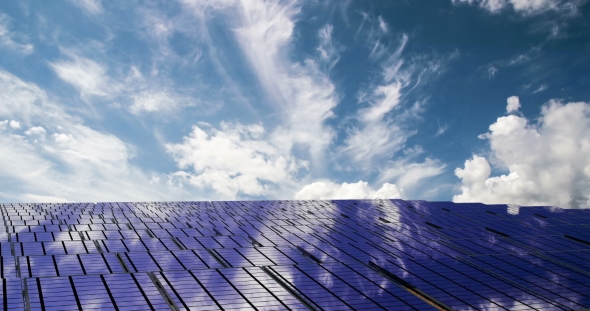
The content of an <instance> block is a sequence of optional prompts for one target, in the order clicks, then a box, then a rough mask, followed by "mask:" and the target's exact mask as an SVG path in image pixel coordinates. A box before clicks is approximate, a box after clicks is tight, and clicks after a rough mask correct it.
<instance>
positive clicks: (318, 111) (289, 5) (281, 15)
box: [184, 0, 338, 159]
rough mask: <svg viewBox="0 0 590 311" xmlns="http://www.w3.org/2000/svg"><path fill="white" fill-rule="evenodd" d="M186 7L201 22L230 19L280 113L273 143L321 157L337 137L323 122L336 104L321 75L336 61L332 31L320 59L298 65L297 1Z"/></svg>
mask: <svg viewBox="0 0 590 311" xmlns="http://www.w3.org/2000/svg"><path fill="white" fill-rule="evenodd" d="M184 2H185V4H187V6H188V7H189V8H190V9H191V10H192V11H193V12H194V14H195V15H197V16H199V17H201V18H202V17H203V12H204V11H206V10H207V9H213V10H221V9H223V10H224V13H225V14H226V16H228V22H229V23H232V26H231V27H232V29H233V30H234V34H235V36H236V39H237V41H238V43H239V46H240V48H241V50H242V52H243V53H244V55H245V57H246V59H247V60H248V63H249V65H250V66H251V68H252V69H253V71H254V73H255V75H256V76H257V78H258V80H259V82H260V84H261V85H262V87H263V90H264V92H265V93H266V94H267V95H268V96H269V98H270V100H271V102H272V105H273V106H271V107H270V108H271V109H273V110H275V111H278V112H277V113H276V115H278V116H279V118H280V121H279V122H277V123H278V124H280V126H279V127H278V128H276V129H274V130H273V131H272V134H271V136H272V137H271V139H272V140H273V142H274V144H276V145H277V146H280V148H281V149H284V150H290V149H291V148H292V147H293V146H294V145H295V144H298V145H301V146H305V147H306V148H307V150H308V151H309V154H310V156H311V157H312V158H316V159H319V158H321V157H322V154H323V151H324V150H325V149H326V147H327V146H328V145H329V144H330V143H331V142H332V139H333V137H334V131H333V130H332V129H331V128H330V127H328V126H326V125H325V121H326V120H327V119H328V118H330V117H332V116H333V112H332V109H333V108H334V107H335V106H336V105H337V103H338V97H337V94H336V93H335V87H334V85H333V83H332V82H331V81H330V79H329V77H328V76H327V74H326V72H324V71H323V70H321V68H322V66H321V65H322V64H323V63H327V68H328V69H329V68H331V66H333V64H334V63H335V61H337V55H335V53H336V52H337V49H336V48H335V46H334V44H333V42H332V39H331V32H332V27H331V26H330V25H327V26H326V27H324V28H322V29H321V30H320V32H319V34H318V35H319V37H320V43H321V44H320V47H319V49H318V51H319V54H320V55H319V58H318V59H313V58H308V59H305V60H304V61H301V62H296V61H292V60H291V59H290V53H289V52H290V43H291V42H292V39H293V29H294V26H295V22H296V19H297V15H298V14H299V12H300V6H301V4H300V2H299V1H296V0H289V1H276V0H273V1H261V0H252V1H249V0H242V1H224V2H215V1H206V2H202V1H184Z"/></svg>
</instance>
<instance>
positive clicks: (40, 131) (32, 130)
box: [25, 126, 47, 136]
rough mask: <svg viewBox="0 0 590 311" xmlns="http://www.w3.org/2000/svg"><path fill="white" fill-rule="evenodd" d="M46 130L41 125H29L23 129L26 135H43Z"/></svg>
mask: <svg viewBox="0 0 590 311" xmlns="http://www.w3.org/2000/svg"><path fill="white" fill-rule="evenodd" d="M46 132H47V131H46V130H45V129H44V128H43V127H42V126H35V127H31V128H30V129H28V130H26V131H25V135H27V136H44V135H45V133H46Z"/></svg>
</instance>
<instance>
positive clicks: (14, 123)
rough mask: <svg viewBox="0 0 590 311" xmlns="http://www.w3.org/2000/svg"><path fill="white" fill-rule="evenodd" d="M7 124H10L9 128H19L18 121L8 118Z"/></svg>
mask: <svg viewBox="0 0 590 311" xmlns="http://www.w3.org/2000/svg"><path fill="white" fill-rule="evenodd" d="M9 125H10V128H13V129H19V128H20V122H18V121H15V120H10V123H9Z"/></svg>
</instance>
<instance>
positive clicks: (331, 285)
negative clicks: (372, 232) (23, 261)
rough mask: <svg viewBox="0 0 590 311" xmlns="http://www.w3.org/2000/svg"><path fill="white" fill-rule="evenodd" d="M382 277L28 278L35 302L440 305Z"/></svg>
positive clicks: (289, 269)
mask: <svg viewBox="0 0 590 311" xmlns="http://www.w3.org/2000/svg"><path fill="white" fill-rule="evenodd" d="M383 281H384V277H383V276H381V275H379V274H378V273H376V272H375V271H372V270H370V269H368V268H366V267H356V269H352V268H350V267H349V266H347V265H343V264H333V265H323V266H318V265H299V266H279V267H269V268H260V267H251V268H225V269H210V270H188V271H166V272H155V273H129V274H110V275H89V276H69V277H47V278H27V279H25V281H24V282H25V295H26V297H25V298H26V303H27V304H28V305H29V306H30V309H31V310H138V309H141V310H150V309H151V310H170V309H173V310H255V309H257V310H309V309H315V310H343V309H346V310H347V309H356V310H435V309H434V308H433V307H432V306H430V305H428V304H426V303H425V302H424V301H422V300H420V299H419V298H417V297H416V296H414V295H412V294H411V293H409V292H408V291H406V290H404V289H402V288H401V287H399V286H397V285H395V284H394V283H392V282H383ZM8 285H9V286H8V288H7V291H6V292H5V293H6V295H5V296H4V298H5V299H6V300H7V301H6V302H7V304H8V307H9V308H10V307H12V308H14V309H17V308H18V307H20V309H22V306H23V305H22V300H21V301H19V300H18V298H20V297H22V296H21V295H22V294H21V293H19V292H18V290H19V289H20V286H18V285H17V284H16V283H14V282H12V283H9V284H8ZM19 285H20V284H19ZM13 297H16V299H15V298H13ZM19 302H20V304H19Z"/></svg>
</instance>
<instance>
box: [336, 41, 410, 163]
mask: <svg viewBox="0 0 590 311" xmlns="http://www.w3.org/2000/svg"><path fill="white" fill-rule="evenodd" d="M407 41H408V37H407V36H406V35H404V36H403V37H402V39H401V42H400V45H399V47H398V49H397V50H396V51H395V52H393V53H392V55H391V56H390V57H389V58H388V60H387V61H386V64H385V66H384V68H383V71H382V75H383V82H385V84H383V85H379V86H377V87H375V88H374V89H373V90H371V91H370V93H369V94H367V95H366V96H362V97H361V102H368V104H369V106H368V107H365V108H363V109H361V110H359V112H358V116H357V120H358V121H359V123H360V124H359V127H354V128H352V129H350V130H349V135H348V137H347V138H346V140H345V146H344V147H342V148H341V151H342V152H344V153H346V154H348V155H349V156H351V158H352V160H354V161H355V162H364V165H367V164H368V163H370V162H371V161H372V160H373V158H374V157H376V156H384V155H387V156H389V157H390V156H391V155H393V154H394V153H395V152H397V151H398V150H400V149H401V148H402V147H403V146H404V144H405V142H406V140H407V139H408V137H410V136H412V135H413V134H414V133H415V132H414V131H408V130H404V129H402V128H401V127H400V126H399V125H398V123H395V122H392V121H391V120H388V119H386V118H385V117H386V115H387V114H389V113H390V112H391V111H392V110H393V109H394V108H396V107H397V106H398V105H399V104H400V102H401V96H402V89H403V88H404V87H406V86H407V85H408V84H409V82H410V76H411V72H408V71H404V70H402V69H401V67H402V65H403V63H404V62H403V60H402V59H401V53H402V51H403V49H404V47H405V45H406V43H407Z"/></svg>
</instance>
